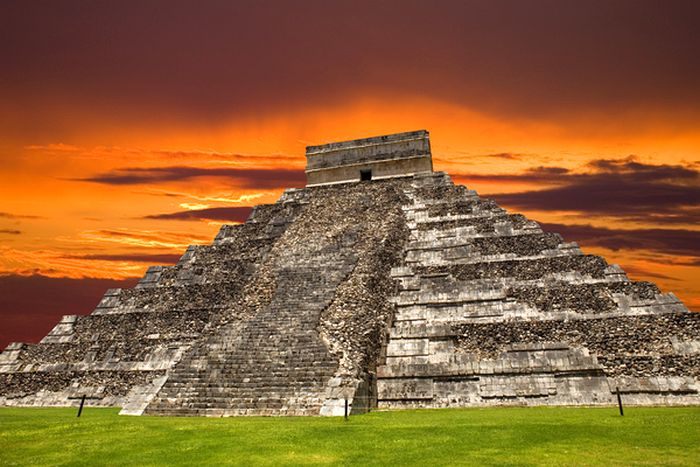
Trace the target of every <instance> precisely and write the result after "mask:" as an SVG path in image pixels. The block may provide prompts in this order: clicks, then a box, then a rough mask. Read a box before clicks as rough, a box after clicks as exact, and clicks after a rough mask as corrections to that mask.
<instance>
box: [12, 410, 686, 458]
mask: <svg viewBox="0 0 700 467" xmlns="http://www.w3.org/2000/svg"><path fill="white" fill-rule="evenodd" d="M117 412H118V409H96V408H89V407H88V408H86V409H85V411H84V412H83V415H82V417H81V418H76V416H75V415H76V410H75V409H64V408H46V409H15V408H0V466H7V465H57V464H65V465H67V464H70V465H93V466H94V465H104V464H109V465H165V464H167V465H173V464H183V465H198V464H202V463H206V464H247V465H258V464H335V463H342V464H360V465H365V464H374V465H406V464H414V465H446V464H480V465H562V464H564V465H611V464H612V465H630V464H635V465H659V464H663V465H700V407H680V408H634V407H628V408H627V409H626V410H625V416H624V417H620V416H619V415H618V413H617V409H616V408H548V407H538V408H490V409H449V410H447V409H446V410H420V411H395V412H374V413H371V414H367V415H360V416H355V417H351V418H350V420H348V421H347V422H346V421H344V420H343V419H342V418H297V417H290V418H263V417H250V418H224V419H212V418H174V417H173V418H171V417H162V418H161V417H126V416H118V415H117Z"/></svg>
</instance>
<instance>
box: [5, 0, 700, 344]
mask: <svg viewBox="0 0 700 467" xmlns="http://www.w3.org/2000/svg"><path fill="white" fill-rule="evenodd" d="M698 17H700V4H698V2H695V1H688V2H685V1H645V0H637V1H615V0H606V1H596V0H591V1H586V2H581V1H567V0H556V1H548V0H533V1H529V2H522V1H479V2H476V1H459V2H450V1H410V0H403V1H399V2H387V1H376V2H363V1H357V0H354V1H351V2H342V1H333V2H328V1H305V0H300V1H296V2H288V1H277V2H273V1H266V0H256V1H234V0H228V1H222V2H219V1H213V0H211V1H205V2H201V1H182V0H168V1H139V2H107V1H104V2H103V1H68V0H64V1H34V0H22V1H12V0H6V1H3V2H2V3H0V63H1V64H2V66H0V162H1V166H0V348H3V347H4V346H5V345H6V344H7V343H9V342H12V341H25V342H36V341H38V340H39V339H41V337H42V336H43V335H45V334H46V333H47V332H48V331H49V330H50V329H51V328H52V327H53V325H54V324H55V323H56V322H57V321H58V319H60V316H61V315H64V314H86V313H89V312H90V311H92V309H93V308H94V307H95V305H96V304H97V302H98V301H99V299H100V297H101V295H102V293H103V292H104V291H105V290H106V289H107V288H109V287H130V286H133V285H134V284H135V283H136V281H137V280H138V278H139V277H140V276H141V275H143V273H144V272H145V270H146V268H147V267H148V266H149V265H153V264H173V263H174V262H176V261H177V259H178V258H179V256H180V255H181V254H182V253H183V252H184V250H185V248H186V247H187V246H188V245H190V244H206V243H209V242H211V241H212V239H213V237H214V236H215V234H216V232H217V231H218V229H219V227H220V225H221V224H223V223H232V222H243V221H245V219H246V217H247V216H248V214H249V212H250V210H251V207H252V206H255V205H256V204H262V203H272V202H274V201H275V200H276V199H277V198H278V197H279V195H280V194H281V193H282V191H283V190H284V188H285V187H302V186H304V183H305V178H304V173H303V169H304V164H305V158H304V152H305V147H306V146H307V145H315V144H323V143H327V142H332V141H341V140H346V139H354V138H361V137H368V136H375V135H380V134H387V133H393V132H400V131H411V130H417V129H423V128H424V129H427V130H428V131H430V137H431V144H432V149H433V161H434V168H435V169H436V170H443V171H446V172H448V173H449V174H450V175H451V176H452V178H453V179H454V180H455V182H456V183H460V184H465V185H467V186H468V187H469V188H472V189H476V190H477V191H478V192H479V194H480V195H482V196H487V197H493V198H494V199H496V200H497V201H498V202H499V203H500V204H501V205H502V206H503V207H506V208H508V209H511V210H513V211H517V212H522V213H524V214H526V215H528V216H529V217H531V218H532V219H535V220H537V221H538V222H540V223H541V224H542V226H543V227H544V228H546V229H549V230H552V231H556V232H559V233H561V234H562V235H563V236H564V238H565V240H567V241H576V242H578V243H579V245H580V246H581V247H582V248H583V250H584V252H585V253H592V254H600V255H603V256H604V257H605V258H606V259H607V260H608V261H609V262H610V263H615V264H620V265H621V266H622V267H623V268H624V269H625V270H626V271H627V272H628V273H629V275H630V277H631V278H633V279H635V280H650V281H653V282H656V283H657V284H658V285H659V286H660V287H661V288H662V289H663V290H664V291H667V292H668V291H672V292H674V293H675V294H676V295H677V296H679V297H680V298H681V299H682V300H684V302H685V303H686V305H687V306H688V307H689V308H691V309H693V310H700V281H699V279H700V249H699V248H698V246H699V245H700V227H699V222H698V221H699V220H700V60H698V51H700V34H698V33H697V18H698Z"/></svg>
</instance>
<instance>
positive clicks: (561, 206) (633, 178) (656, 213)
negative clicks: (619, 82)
mask: <svg viewBox="0 0 700 467" xmlns="http://www.w3.org/2000/svg"><path fill="white" fill-rule="evenodd" d="M586 168H587V169H588V171H587V172H585V173H574V172H571V171H569V170H568V169H565V168H562V167H537V168H533V169H530V170H528V171H526V172H524V173H520V174H510V175H509V174H506V175H478V174H477V175H468V174H462V175H457V176H456V178H457V179H459V180H463V181H466V182H467V183H471V182H478V181H481V180H484V181H499V182H517V183H540V184H544V185H545V186H547V187H548V188H544V189H541V190H533V191H525V192H516V193H501V194H494V195H491V196H492V197H493V198H495V199H496V200H497V201H498V202H499V203H501V204H503V205H504V206H507V207H511V208H514V209H521V210H531V211H533V210H541V211H571V212H582V213H584V214H593V215H600V216H613V217H619V218H624V219H625V220H630V221H638V222H647V223H656V224H697V223H699V222H700V172H699V171H698V170H696V169H692V168H688V167H683V166H679V165H653V164H645V163H641V162H638V161H636V160H634V158H626V159H600V160H594V161H591V162H590V163H588V164H587V167H586Z"/></svg>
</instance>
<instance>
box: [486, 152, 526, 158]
mask: <svg viewBox="0 0 700 467" xmlns="http://www.w3.org/2000/svg"><path fill="white" fill-rule="evenodd" d="M523 156H524V154H516V153H512V152H499V153H496V154H481V155H478V156H476V157H481V158H484V159H507V160H517V159H520V158H521V157H523Z"/></svg>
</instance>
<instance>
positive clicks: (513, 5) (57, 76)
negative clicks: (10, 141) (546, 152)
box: [0, 0, 700, 119]
mask: <svg viewBox="0 0 700 467" xmlns="http://www.w3.org/2000/svg"><path fill="white" fill-rule="evenodd" d="M699 14H700V4H698V2H696V1H690V0H688V1H683V0H677V1H674V2H659V1H654V0H636V1H635V0H622V1H614V2H605V1H593V2H573V1H568V2H561V1H558V0H545V1H538V2H522V1H518V0H509V1H499V2H465V1H457V0H454V1H447V0H446V1H441V2H434V3H432V4H430V5H429V6H427V5H426V3H425V2H424V1H419V0H401V1H398V0H397V1H394V2H391V1H386V2H372V1H361V0H352V1H333V2H328V1H322V0H304V1H299V2H288V1H282V0H280V1H277V2H254V1H238V2H232V1H228V0H219V1H217V0H210V1H207V2H206V3H204V4H200V3H196V2H191V1H187V0H172V1H168V2H167V3H163V2H160V1H140V2H82V1H62V2H51V1H38V2H26V1H19V0H17V1H5V2H2V5H1V6H0V18H2V20H0V21H2V24H0V26H2V28H1V29H0V31H2V32H0V38H1V39H2V40H0V59H1V61H2V64H3V73H2V78H1V81H0V84H1V86H0V98H1V99H2V100H3V102H4V104H5V105H9V103H13V104H14V105H16V108H17V109H22V110H23V111H26V110H27V109H32V108H42V105H41V104H43V103H44V102H46V101H48V102H57V101H63V102H70V103H71V104H72V105H73V106H75V107H81V108H85V107H86V106H92V108H105V109H109V112H110V113H111V114H113V115H114V114H120V113H124V114H125V116H127V115H128V114H127V113H128V112H132V113H133V112H141V113H142V115H148V116H151V117H150V118H154V117H153V115H159V116H160V115H164V114H165V115H168V116H169V117H170V116H172V115H187V116H190V117H195V118H198V119H207V118H221V117H222V116H231V115H246V116H251V115H256V116H257V115H259V114H260V112H265V111H269V110H274V111H277V110H279V109H282V108H298V107H299V106H318V105H324V106H328V105H330V104H332V103H333V102H334V101H336V100H338V99H346V98H348V97H353V96H363V95H366V94H367V93H369V92H375V93H381V94H383V95H396V94H399V95H405V94H412V95H420V96H428V97H433V98H437V99H440V100H446V101H449V102H455V103H458V104H464V105H468V106H472V107H476V108H479V109H480V110H482V111H487V112H494V113H509V114H519V115H527V116H538V115H539V116H542V115H556V116H558V117H560V118H561V117H564V116H570V115H580V114H579V113H580V112H584V111H586V110H595V111H596V112H600V113H602V114H605V112H607V115H610V112H620V113H630V112H631V111H634V113H635V114H639V113H641V112H640V111H641V110H644V109H649V108H652V109H662V110H663V109H665V110H667V111H668V112H669V113H670V112H673V114H678V113H682V112H692V114H693V115H696V114H697V112H698V108H700V87H699V86H697V83H698V82H700V61H699V60H697V51H698V50H699V49H700V35H698V34H697V18H698V16H699ZM29 105H31V106H33V107H29ZM34 106H35V107H34ZM159 112H160V113H159Z"/></svg>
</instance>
